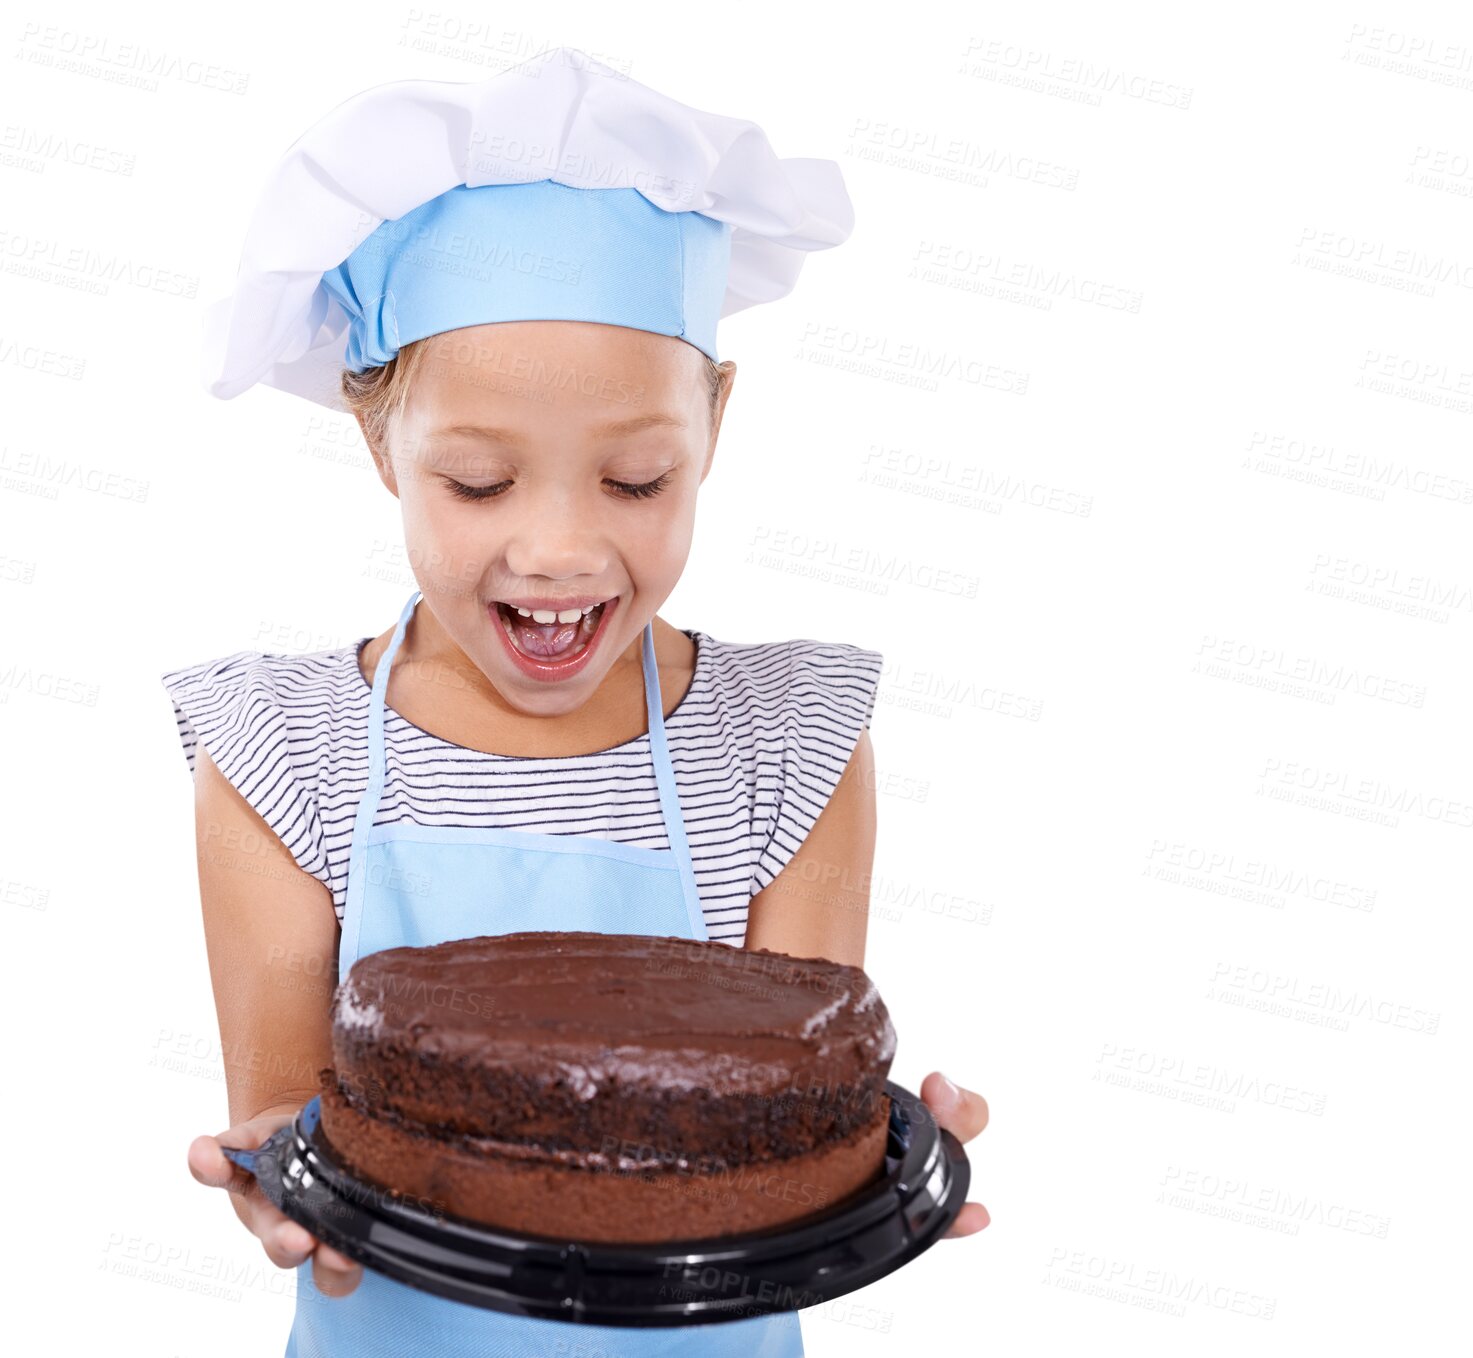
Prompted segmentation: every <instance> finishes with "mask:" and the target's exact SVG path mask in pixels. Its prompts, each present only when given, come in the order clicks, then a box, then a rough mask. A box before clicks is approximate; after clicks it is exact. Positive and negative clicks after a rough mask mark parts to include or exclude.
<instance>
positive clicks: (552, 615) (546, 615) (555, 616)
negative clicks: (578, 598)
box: [517, 599, 608, 623]
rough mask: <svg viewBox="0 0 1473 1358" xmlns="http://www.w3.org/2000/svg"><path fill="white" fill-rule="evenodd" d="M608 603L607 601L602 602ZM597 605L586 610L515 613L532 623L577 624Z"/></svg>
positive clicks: (545, 609)
mask: <svg viewBox="0 0 1473 1358" xmlns="http://www.w3.org/2000/svg"><path fill="white" fill-rule="evenodd" d="M604 602H605V603H607V602H608V600H607V599H605V600H604ZM597 607H598V605H597V604H589V605H588V607H587V608H565V609H563V610H562V611H561V612H554V611H553V610H552V609H550V608H533V609H528V608H518V609H517V612H518V613H520V614H521V615H522V617H524V618H531V619H532V621H533V622H540V623H552V622H577V621H578V619H579V618H586V617H587V616H588V615H589V614H590V613H592V612H593V610H594V609H595V608H597Z"/></svg>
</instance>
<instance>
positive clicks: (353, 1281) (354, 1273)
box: [312, 1244, 363, 1297]
mask: <svg viewBox="0 0 1473 1358" xmlns="http://www.w3.org/2000/svg"><path fill="white" fill-rule="evenodd" d="M362 1279H363V1266H362V1265H361V1264H355V1263H354V1262H353V1261H352V1260H351V1259H349V1258H348V1256H347V1255H345V1254H340V1253H339V1252H338V1251H337V1250H335V1249H333V1248H332V1247H331V1246H329V1245H321V1244H319V1245H318V1246H317V1248H316V1249H315V1250H313V1251H312V1281H313V1282H314V1283H315V1284H316V1285H317V1290H318V1291H319V1292H321V1293H322V1295H323V1296H325V1297H346V1296H348V1294H349V1293H351V1292H352V1291H353V1290H354V1289H355V1288H356V1287H357V1286H358V1284H359V1282H361V1281H362Z"/></svg>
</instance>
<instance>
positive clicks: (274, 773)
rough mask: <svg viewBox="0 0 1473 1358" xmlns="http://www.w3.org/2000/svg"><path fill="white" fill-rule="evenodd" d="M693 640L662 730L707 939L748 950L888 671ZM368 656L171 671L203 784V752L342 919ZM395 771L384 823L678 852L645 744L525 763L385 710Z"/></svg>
mask: <svg viewBox="0 0 1473 1358" xmlns="http://www.w3.org/2000/svg"><path fill="white" fill-rule="evenodd" d="M686 635H687V636H690V637H691V638H692V639H694V641H695V642H696V644H697V647H698V650H697V654H696V666H695V675H694V677H693V679H692V681H691V686H690V690H689V691H688V692H687V694H686V695H685V697H684V699H682V701H681V702H680V704H679V706H678V707H677V708H676V709H675V711H674V712H672V713H671V714H670V715H669V716H667V717H666V718H665V729H666V734H667V738H668V741H669V746H670V758H671V763H672V765H673V767H674V770H675V782H676V787H677V789H678V791H679V794H680V806H681V811H682V813H683V815H684V818H685V828H686V837H687V839H688V840H689V841H690V847H691V858H692V861H693V864H694V867H695V874H696V883H697V886H698V887H699V890H700V896H701V906H702V909H703V911H704V913H705V917H706V929H707V932H708V934H709V935H710V937H711V938H712V940H714V941H717V942H722V943H729V944H732V945H733V946H736V947H740V946H741V944H742V942H743V940H744V939H745V938H746V932H747V904H748V902H749V901H750V899H751V898H752V896H754V895H755V894H756V893H757V892H758V891H760V890H762V888H763V887H765V886H767V885H768V884H769V883H770V882H771V881H772V880H773V879H774V878H775V877H776V876H777V875H778V873H779V872H780V871H781V870H782V868H783V867H784V865H785V864H786V863H787V862H788V860H789V859H791V858H792V856H793V855H794V854H795V853H796V852H797V850H798V848H799V846H800V845H801V844H802V843H803V840H804V839H805V838H806V837H807V834H808V832H809V830H811V829H812V828H813V824H814V822H815V821H816V820H817V819H818V816H819V813H820V812H821V811H822V810H823V808H824V806H825V805H826V804H827V802H828V799H829V797H830V795H831V794H832V793H833V790H834V787H835V785H836V784H837V783H838V780H839V776H840V774H841V773H842V772H843V771H844V766H845V765H846V764H847V763H848V761H849V756H850V755H851V754H852V753H853V751H854V746H855V743H856V742H857V741H858V739H859V734H860V732H861V731H862V730H863V729H864V728H865V727H867V726H868V725H869V721H870V717H871V714H872V713H873V711H874V706H875V694H876V686H877V684H878V682H879V676H880V668H881V662H882V657H881V655H880V653H879V652H877V651H870V650H865V649H864V648H862V647H859V646H853V645H849V644H847V643H844V642H828V641H813V640H809V639H799V640H793V641H778V642H762V643H739V642H723V641H717V640H715V639H714V638H712V637H709V636H707V635H706V634H705V633H704V632H687V633H686ZM368 640H369V638H366V637H365V638H364V639H363V641H360V642H359V643H358V645H357V646H345V647H340V648H338V649H336V650H331V651H318V652H314V653H312V654H307V655H290V654H274V653H269V652H268V653H263V652H261V651H237V652H236V653H235V654H233V655H228V656H224V657H222V658H220V659H217V660H209V661H205V662H203V663H201V664H197V665H192V666H189V667H187V668H184V669H178V670H172V671H169V672H167V673H165V674H164V675H163V676H162V681H163V684H164V687H165V689H166V690H167V692H168V694H169V696H170V698H171V699H172V700H173V704H174V711H175V717H176V720H177V722H178V726H179V738H180V740H181V742H182V743H183V746H184V754H185V758H186V760H187V761H188V765H189V770H190V773H191V775H192V774H193V772H194V752H195V749H196V747H197V745H199V744H203V745H204V746H205V748H206V749H208V750H209V752H210V757H211V758H212V759H213V760H214V761H215V763H216V764H217V765H218V766H219V768H220V770H221V772H222V773H224V775H225V776H226V778H228V779H229V780H230V782H231V783H232V784H233V785H234V786H235V787H236V788H237V789H238V790H239V791H240V793H241V795H242V796H244V797H245V799H246V800H247V801H248V802H249V803H250V804H251V805H252V806H253V807H254V808H255V810H256V811H257V813H258V814H259V815H260V816H261V818H262V819H263V820H264V821H265V822H266V824H267V825H269V826H270V827H271V829H272V830H273V831H274V832H275V833H276V835H277V837H278V838H279V839H280V840H281V841H282V843H283V844H285V846H286V848H287V849H288V851H289V852H290V853H291V855H292V857H293V858H294V859H295V860H296V862H297V864H298V865H299V866H300V867H301V868H302V869H303V871H305V872H308V873H310V874H311V875H312V876H313V877H316V878H317V879H318V880H319V881H321V882H322V883H324V884H325V885H326V886H327V887H328V889H329V890H330V891H331V892H332V897H333V906H334V909H335V910H336V911H337V915H338V919H339V921H341V919H342V915H343V900H344V896H345V892H346V889H347V876H348V847H349V845H350V843H351V841H352V836H353V817H354V815H355V813H356V811H357V808H358V803H359V801H360V799H361V798H362V796H363V792H364V789H365V788H366V787H367V784H368V729H367V728H368V700H369V691H370V690H369V687H368V684H367V683H366V682H365V680H364V678H363V675H362V673H361V672H360V671H359V668H358V650H359V649H360V647H361V646H362V645H363V644H365V643H366V642H367V641H368ZM384 740H385V747H386V752H387V765H388V767H387V775H386V780H385V784H384V795H383V799H382V801H381V802H380V804H379V808H378V815H377V816H376V818H375V824H378V825H389V824H399V823H404V822H414V823H416V824H421V825H455V826H496V827H501V828H511V829H519V830H531V831H540V832H543V833H547V834H559V835H597V836H599V837H600V838H603V839H612V840H617V841H619V842H620V843H626V844H637V845H640V846H643V847H645V848H653V849H668V848H669V847H670V842H669V840H668V838H667V837H666V835H665V829H664V824H663V822H662V820H661V816H660V794H659V789H658V787H657V786H656V784H655V772H654V765H653V764H652V762H651V758H650V743H649V735H648V733H646V734H644V735H641V736H639V737H638V738H637V739H635V740H632V741H629V742H628V743H626V744H624V745H619V746H616V747H615V748H613V749H612V750H604V751H601V752H599V753H597V754H591V755H578V756H575V757H572V758H551V759H524V758H518V757H516V756H511V755H497V754H486V753H484V752H482V751H477V750H469V749H466V748H465V747H464V746H460V745H455V744H452V743H451V742H449V741H446V740H441V739H440V738H439V737H437V736H432V735H430V734H429V733H428V732H426V731H423V730H421V729H420V728H419V727H418V726H415V725H413V724H412V723H410V722H408V721H406V720H405V719H404V718H403V717H401V716H400V715H399V714H398V713H397V712H395V711H393V710H392V709H391V708H388V709H385V712H384Z"/></svg>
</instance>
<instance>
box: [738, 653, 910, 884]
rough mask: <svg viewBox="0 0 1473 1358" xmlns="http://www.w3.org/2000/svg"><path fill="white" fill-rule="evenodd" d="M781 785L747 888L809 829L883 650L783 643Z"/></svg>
mask: <svg viewBox="0 0 1473 1358" xmlns="http://www.w3.org/2000/svg"><path fill="white" fill-rule="evenodd" d="M788 661H789V663H788V668H787V675H786V683H785V685H783V687H782V691H781V694H780V696H777V698H776V702H777V710H778V712H779V713H780V714H781V735H782V743H781V756H780V759H781V762H780V765H779V766H778V768H777V782H778V785H779V790H778V795H777V798H776V801H775V802H773V803H772V805H771V810H770V813H769V814H770V829H769V832H768V834H767V838H766V843H765V844H764V846H763V848H762V851H761V853H760V854H759V855H758V857H757V861H756V866H755V869H754V872H753V877H752V894H753V895H754V896H755V895H756V894H757V892H759V891H761V890H763V889H764V888H765V887H767V886H769V885H770V884H771V883H772V881H773V880H774V879H775V878H776V877H777V875H778V873H780V872H781V871H782V870H783V868H784V867H786V866H787V864H788V862H789V861H790V860H791V859H792V857H793V855H794V854H796V853H797V852H798V849H799V848H800V847H801V846H802V844H803V841H804V840H805V839H806V838H807V837H808V832H809V831H810V830H812V829H813V826H814V823H815V822H816V821H817V820H818V817H819V815H820V813H821V812H822V811H823V809H824V807H825V806H827V805H828V802H829V798H830V797H831V796H833V793H834V789H835V788H836V787H837V786H838V784H839V778H840V776H841V775H842V774H843V772H844V769H845V766H846V765H847V764H848V763H849V758H850V756H851V755H852V754H853V753H854V747H855V745H857V744H858V743H859V737H860V733H861V732H863V731H864V730H866V729H867V728H868V726H869V723H870V717H871V716H872V715H873V713H874V709H875V698H876V694H877V692H878V689H879V682H880V670H881V667H882V665H883V661H884V657H883V656H882V654H881V653H880V652H879V651H870V650H866V649H865V648H864V647H862V646H853V645H849V644H848V643H845V642H830V641H811V640H806V639H804V640H796V641H792V642H789V643H788Z"/></svg>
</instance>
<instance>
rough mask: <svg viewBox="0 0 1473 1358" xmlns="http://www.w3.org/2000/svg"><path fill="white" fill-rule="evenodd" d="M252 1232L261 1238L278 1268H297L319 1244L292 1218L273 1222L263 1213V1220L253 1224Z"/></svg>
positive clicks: (269, 1257) (283, 1218) (268, 1254)
mask: <svg viewBox="0 0 1473 1358" xmlns="http://www.w3.org/2000/svg"><path fill="white" fill-rule="evenodd" d="M252 1230H254V1231H255V1233H256V1235H257V1236H258V1237H259V1238H260V1241H261V1247H262V1248H263V1249H264V1250H265V1251H266V1257H267V1258H268V1259H269V1260H271V1262H272V1263H273V1264H275V1265H276V1267H277V1268H296V1267H297V1265H298V1264H300V1263H301V1262H302V1260H304V1259H305V1258H306V1257H307V1256H308V1255H309V1254H311V1253H312V1251H313V1249H314V1247H315V1246H316V1244H317V1241H316V1239H315V1238H314V1237H313V1236H312V1235H311V1233H310V1232H308V1231H307V1229H306V1228H305V1227H302V1226H298V1225H297V1223H296V1222H295V1221H293V1220H292V1219H291V1218H290V1217H282V1218H281V1220H280V1221H272V1220H270V1219H269V1218H267V1217H266V1215H265V1214H264V1213H263V1214H262V1219H261V1220H258V1221H256V1222H254V1223H253V1224H252Z"/></svg>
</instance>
